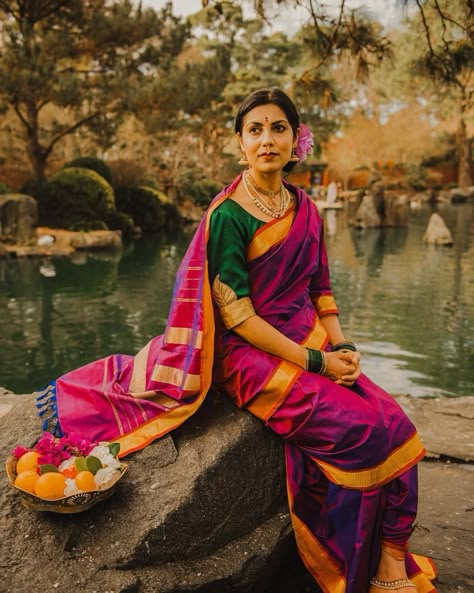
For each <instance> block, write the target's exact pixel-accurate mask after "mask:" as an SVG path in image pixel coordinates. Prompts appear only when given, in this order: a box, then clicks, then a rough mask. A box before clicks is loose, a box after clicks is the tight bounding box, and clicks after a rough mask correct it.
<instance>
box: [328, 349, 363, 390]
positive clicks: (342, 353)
mask: <svg viewBox="0 0 474 593" xmlns="http://www.w3.org/2000/svg"><path fill="white" fill-rule="evenodd" d="M324 354H325V356H326V361H327V367H326V372H325V373H324V375H325V376H326V377H328V378H329V379H332V380H333V381H334V382H335V383H337V384H338V385H344V387H351V385H353V384H354V382H355V381H356V380H357V379H358V377H359V375H360V373H361V370H360V364H359V362H360V352H352V351H351V350H338V351H337V352H325V353H324Z"/></svg>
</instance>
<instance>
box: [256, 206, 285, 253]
mask: <svg viewBox="0 0 474 593" xmlns="http://www.w3.org/2000/svg"><path fill="white" fill-rule="evenodd" d="M294 219H295V207H294V206H293V207H292V208H290V209H289V210H288V212H287V214H286V215H285V216H284V217H283V218H278V219H275V220H274V221H273V220H272V221H271V222H268V223H267V224H265V225H264V226H262V227H260V228H259V229H258V231H257V232H256V233H255V235H254V237H253V239H252V240H251V241H250V244H249V246H248V248H247V261H248V262H249V261H252V260H253V259H256V258H257V257H260V256H261V255H263V254H264V253H266V252H267V251H268V250H269V249H271V248H272V247H273V246H274V245H275V244H276V243H279V242H280V241H283V239H284V238H285V237H286V235H287V234H288V231H289V230H290V229H291V225H292V224H293V221H294Z"/></svg>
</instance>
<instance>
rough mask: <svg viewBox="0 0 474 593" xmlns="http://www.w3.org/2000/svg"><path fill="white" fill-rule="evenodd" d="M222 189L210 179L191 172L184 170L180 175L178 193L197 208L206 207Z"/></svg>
mask: <svg viewBox="0 0 474 593" xmlns="http://www.w3.org/2000/svg"><path fill="white" fill-rule="evenodd" d="M221 189H222V185H221V184H220V183H217V182H216V181H214V180H212V179H206V178H205V177H199V176H197V174H196V172H195V171H193V170H189V169H188V170H184V171H183V172H182V173H181V175H180V180H179V192H180V196H181V197H182V198H188V199H190V200H191V201H192V202H194V203H195V204H196V205H197V206H202V207H204V208H205V207H207V206H208V205H209V204H210V202H211V200H212V198H214V196H216V195H217V194H218V193H219V192H220V191H221Z"/></svg>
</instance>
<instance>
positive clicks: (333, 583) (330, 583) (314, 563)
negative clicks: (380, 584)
mask: <svg viewBox="0 0 474 593" xmlns="http://www.w3.org/2000/svg"><path fill="white" fill-rule="evenodd" d="M287 491H288V506H289V511H290V517H291V523H292V525H293V530H294V532H295V538H296V543H297V546H298V552H299V554H300V556H301V559H302V560H303V563H304V565H305V566H306V568H307V569H308V571H309V572H310V573H311V574H312V575H313V578H314V579H315V581H316V582H317V583H318V585H319V586H320V587H321V589H322V590H323V591H324V593H344V592H345V590H346V584H347V583H346V578H345V577H344V575H343V574H342V573H341V570H340V568H339V567H338V565H337V563H336V562H335V561H334V560H333V559H332V558H331V556H330V554H329V552H328V550H326V548H324V546H323V545H322V544H321V543H320V542H319V541H318V540H317V538H316V537H315V536H314V535H313V534H312V533H311V531H310V529H309V528H308V527H307V526H306V524H305V523H304V522H303V521H302V520H301V519H300V518H299V517H298V515H296V513H295V511H294V503H293V496H292V495H291V491H290V486H289V483H288V482H287Z"/></svg>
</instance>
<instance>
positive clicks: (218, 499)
mask: <svg viewBox="0 0 474 593" xmlns="http://www.w3.org/2000/svg"><path fill="white" fill-rule="evenodd" d="M397 399H398V400H399V401H400V403H401V405H402V406H403V407H404V408H405V410H406V411H407V413H408V415H409V416H410V417H411V418H412V419H413V420H414V422H415V424H416V425H417V426H418V429H419V431H420V434H421V437H422V439H423V441H424V443H425V446H426V448H427V451H428V453H427V456H426V458H425V460H424V461H423V462H421V463H420V508H419V513H418V518H417V522H416V526H415V531H414V534H413V537H412V540H411V547H412V549H413V550H414V551H416V552H418V553H421V554H426V555H430V556H432V557H433V559H434V561H435V563H436V565H437V567H438V569H439V579H438V584H437V586H438V591H439V593H468V592H469V591H473V590H474V574H473V568H472V556H473V552H474V508H473V498H472V493H473V492H474V463H473V462H474V440H473V438H472V435H473V430H472V428H473V420H474V397H460V398H453V399H416V398H412V397H410V396H407V395H401V396H398V397H397ZM35 411H36V410H35V405H34V400H33V396H31V395H15V394H12V393H10V392H7V391H6V390H2V389H0V451H1V455H2V456H3V459H4V460H5V459H6V458H7V456H8V454H9V452H10V451H11V449H12V448H13V447H14V446H15V445H16V444H23V445H28V444H31V443H32V442H33V441H34V439H35V438H36V437H37V436H39V434H40V426H39V422H38V421H37V419H36V413H35ZM126 461H127V462H128V464H129V471H128V474H127V476H125V477H124V479H123V481H122V482H121V483H120V484H119V486H118V488H117V491H116V493H115V494H114V496H113V497H112V498H111V499H109V500H108V501H105V502H102V503H100V504H98V505H96V506H95V507H94V508H92V509H90V510H89V511H86V512H84V513H79V514H76V515H59V514H53V513H44V512H34V511H30V510H28V509H26V508H24V507H23V506H22V504H21V503H20V500H19V496H18V493H17V492H16V491H15V490H14V489H13V488H12V487H11V485H10V483H9V481H8V478H7V475H6V473H5V472H2V476H1V479H0V501H1V502H0V517H1V518H0V521H1V526H2V534H3V535H2V538H1V541H0V558H1V566H2V578H1V579H0V591H1V593H31V592H34V593H53V592H56V591H57V592H58V593H156V592H158V591H160V593H185V592H198V593H227V592H235V593H237V592H238V593H245V592H248V593H251V592H252V593H253V592H257V591H258V592H259V593H266V592H268V593H269V592H270V591H272V593H316V592H317V591H319V589H318V588H317V587H316V585H315V584H314V583H313V582H312V581H311V579H309V578H308V575H307V573H306V571H305V569H304V568H303V567H302V565H301V562H300V561H299V559H298V557H297V555H296V552H295V544H294V539H293V535H292V530H291V527H290V523H289V517H288V512H287V508H286V500H285V485H284V461H283V457H282V447H281V443H280V441H279V440H278V439H277V438H276V437H275V436H274V435H273V434H271V433H270V432H269V431H268V430H267V429H265V428H264V427H263V426H262V424H261V423H260V422H259V421H257V420H256V419H254V418H253V417H251V416H250V415H249V414H246V413H244V412H241V411H239V410H237V409H236V408H235V407H233V406H232V405H231V404H230V402H228V401H227V400H225V399H221V398H220V397H208V400H207V401H206V403H205V404H204V406H203V408H202V409H201V410H200V411H199V412H198V413H197V414H196V415H195V416H194V417H193V418H191V419H190V420H189V421H188V422H187V423H186V424H185V425H184V426H182V427H181V428H180V429H178V430H177V431H175V432H174V433H173V434H172V436H167V437H164V438H163V439H160V440H159V441H157V442H155V443H153V444H152V445H150V446H149V447H147V448H146V449H145V450H144V451H141V452H138V453H136V454H133V455H131V456H129V457H128V458H127V459H126Z"/></svg>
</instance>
